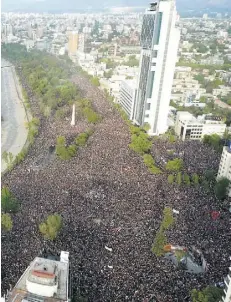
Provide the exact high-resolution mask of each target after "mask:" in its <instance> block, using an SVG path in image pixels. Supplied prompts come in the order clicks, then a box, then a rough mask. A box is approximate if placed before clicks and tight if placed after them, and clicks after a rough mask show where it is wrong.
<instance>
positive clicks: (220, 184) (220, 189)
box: [214, 177, 230, 200]
mask: <svg viewBox="0 0 231 302" xmlns="http://www.w3.org/2000/svg"><path fill="white" fill-rule="evenodd" d="M229 184H230V180H229V179H228V178H226V177H221V178H220V179H218V181H217V183H216V185H215V188H214V191H215V194H216V197H217V198H218V199H220V200H223V199H225V197H226V195H227V194H228V189H229Z"/></svg>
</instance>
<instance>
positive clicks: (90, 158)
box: [2, 75, 231, 302]
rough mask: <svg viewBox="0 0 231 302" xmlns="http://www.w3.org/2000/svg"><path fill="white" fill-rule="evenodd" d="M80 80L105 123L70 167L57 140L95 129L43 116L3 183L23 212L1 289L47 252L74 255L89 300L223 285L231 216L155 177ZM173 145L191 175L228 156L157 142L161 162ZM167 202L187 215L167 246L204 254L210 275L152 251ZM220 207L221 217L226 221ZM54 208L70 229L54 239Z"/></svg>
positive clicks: (163, 298) (196, 190) (163, 300)
mask: <svg viewBox="0 0 231 302" xmlns="http://www.w3.org/2000/svg"><path fill="white" fill-rule="evenodd" d="M73 81H74V82H75V83H76V84H77V85H78V86H79V87H81V89H82V93H83V96H84V97H87V98H89V99H91V100H92V101H93V104H94V107H95V109H96V110H97V111H98V112H99V113H100V114H101V115H102V116H103V120H102V121H101V122H100V123H99V124H97V125H95V126H94V133H93V135H92V136H91V137H90V138H89V141H88V143H87V146H85V147H83V148H82V149H80V150H78V153H77V155H76V156H75V157H74V158H72V159H71V160H68V161H61V160H59V159H57V158H56V157H55V156H50V157H49V160H47V158H48V156H49V147H50V146H51V145H54V144H55V140H56V138H57V136H59V135H65V136H68V135H71V136H73V135H77V134H78V133H79V132H81V131H83V130H82V129H84V128H85V129H87V128H88V127H90V125H87V123H86V122H85V121H83V120H81V119H79V120H78V119H77V121H76V126H74V127H73V128H71V126H70V120H71V114H70V117H69V120H64V121H60V122H59V121H57V120H54V119H53V118H49V119H48V120H42V122H41V126H40V133H39V136H38V137H37V139H36V141H35V144H34V145H33V147H32V148H31V150H30V151H29V154H28V157H27V158H26V159H25V161H24V162H23V163H21V164H20V165H19V166H17V167H16V168H15V169H14V170H13V171H11V172H10V173H8V174H7V175H5V176H4V177H3V179H2V184H3V185H6V186H8V187H9V188H10V190H11V191H12V192H13V193H14V194H15V196H16V197H17V199H18V200H19V201H20V202H21V209H20V211H19V212H18V213H17V214H15V215H14V216H13V223H14V226H13V230H12V231H11V232H10V233H7V234H3V235H2V291H3V292H4V291H6V289H8V288H9V285H12V286H14V285H15V283H16V282H17V280H18V279H19V277H20V276H21V274H22V273H23V272H24V270H25V268H26V267H27V266H28V265H29V263H30V262H31V261H32V260H33V259H34V257H36V256H37V255H38V254H39V252H40V251H41V250H42V249H43V248H46V249H51V250H53V251H56V252H59V251H61V250H67V251H69V253H70V260H71V269H72V274H73V278H74V279H73V286H77V285H79V286H80V292H81V294H82V296H84V297H87V298H88V301H89V302H91V301H94V302H103V301H107V302H109V301H110V302H114V301H120V302H121V301H139V302H140V301H143V302H147V301H151V298H152V297H154V296H155V297H156V299H157V300H158V301H159V302H171V301H187V300H188V297H189V295H190V290H192V289H193V288H198V289H199V288H202V287H204V286H207V285H210V284H214V283H217V282H220V281H222V280H223V277H224V276H225V275H226V274H227V271H228V265H229V263H228V261H229V255H230V252H231V251H230V242H229V239H230V228H229V222H228V219H229V214H228V210H227V209H226V208H225V207H222V206H221V203H220V202H219V201H217V200H216V198H215V197H214V195H213V194H212V193H211V194H208V193H206V192H204V190H203V188H201V187H200V186H199V187H195V186H189V187H186V186H180V187H179V186H176V185H175V186H174V185H170V184H168V182H167V176H166V174H165V173H164V174H162V175H151V174H150V173H149V172H148V170H147V168H146V167H145V166H144V164H143V161H142V158H141V157H140V156H138V155H136V154H135V153H134V152H133V151H131V150H130V149H129V148H128V144H129V142H130V134H129V130H128V127H127V126H126V124H125V123H124V122H123V121H122V119H121V118H120V116H119V114H118V112H117V111H116V110H115V109H114V108H113V107H112V106H110V105H109V103H108V101H107V100H106V99H105V97H104V95H103V93H102V92H101V91H100V90H98V88H95V87H92V86H91V85H90V84H89V82H88V80H86V79H85V78H83V77H82V76H81V75H77V76H76V77H75V78H74V79H73ZM34 104H35V102H34ZM169 149H171V150H174V152H175V154H176V156H177V157H179V156H182V158H183V159H184V162H185V169H186V170H187V171H188V173H189V174H190V173H198V174H201V173H203V171H204V170H206V169H214V170H217V169H218V164H219V155H218V154H217V153H216V152H215V151H213V150H212V149H211V148H210V147H206V146H204V145H202V143H200V142H187V143H183V142H176V143H169V142H166V141H163V140H161V139H158V140H156V141H154V143H153V150H152V153H153V154H154V157H156V158H157V161H159V162H161V161H167V159H168V157H169V152H168V150H169ZM38 159H39V160H38ZM44 163H46V164H44ZM165 206H169V207H171V208H174V209H176V210H177V211H179V214H178V215H177V214H175V224H174V226H173V227H172V228H171V229H170V230H169V231H168V232H167V237H168V242H169V243H171V244H175V245H181V246H186V247H190V246H195V247H196V248H198V249H201V250H202V252H203V254H204V257H205V259H206V261H207V262H208V271H207V272H206V273H205V274H203V275H192V274H189V273H187V272H185V271H181V270H179V269H178V268H176V267H174V266H173V264H172V263H170V262H168V261H167V260H166V259H165V258H164V257H160V258H157V257H156V256H155V255H154V254H153V253H152V252H151V246H152V243H153V240H154V237H155V234H156V232H157V230H158V228H159V226H160V222H161V220H162V213H163V209H164V207H165ZM211 211H219V212H220V216H219V218H218V219H217V220H213V219H212V218H211ZM55 212H57V213H59V214H61V215H62V218H63V223H64V225H63V229H62V231H61V233H60V235H59V236H58V238H57V239H56V240H55V241H54V242H47V241H45V240H44V239H43V238H42V236H41V234H40V233H39V231H38V224H39V223H40V222H41V221H42V220H44V218H45V217H46V216H47V215H49V214H52V213H55ZM77 280H78V281H77Z"/></svg>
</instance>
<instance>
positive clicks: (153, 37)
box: [132, 0, 180, 135]
mask: <svg viewBox="0 0 231 302" xmlns="http://www.w3.org/2000/svg"><path fill="white" fill-rule="evenodd" d="M175 22H176V6H175V0H165V1H164V0H159V2H158V3H153V4H151V6H150V9H148V10H147V11H146V12H145V14H144V17H143V24H142V31H141V47H142V49H141V58H140V66H139V76H138V82H137V95H136V99H135V103H134V110H133V115H132V119H133V121H134V122H135V123H136V124H138V125H144V124H145V123H148V124H149V125H150V130H149V134H150V135H158V134H161V133H164V132H165V131H166V130H167V118H168V107H169V103H170V97H171V88H172V81H173V77H174V69H175V63H176V59H177V50H178V45H179V40H180V31H179V30H178V29H177V28H176V27H175Z"/></svg>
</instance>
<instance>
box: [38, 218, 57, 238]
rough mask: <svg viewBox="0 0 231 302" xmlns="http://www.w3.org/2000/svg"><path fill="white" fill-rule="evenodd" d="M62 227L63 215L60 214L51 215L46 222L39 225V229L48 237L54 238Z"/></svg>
mask: <svg viewBox="0 0 231 302" xmlns="http://www.w3.org/2000/svg"><path fill="white" fill-rule="evenodd" d="M61 228H62V217H61V216H60V215H58V214H54V215H49V216H48V217H47V219H46V221H45V222H43V223H41V224H40V225H39V231H40V232H41V233H42V234H43V236H44V237H45V238H46V239H49V240H54V239H55V238H56V237H57V236H58V233H59V232H60V230H61Z"/></svg>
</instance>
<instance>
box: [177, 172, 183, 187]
mask: <svg viewBox="0 0 231 302" xmlns="http://www.w3.org/2000/svg"><path fill="white" fill-rule="evenodd" d="M176 183H177V184H178V185H179V186H180V185H181V184H182V174H181V172H178V173H177V175H176Z"/></svg>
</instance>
